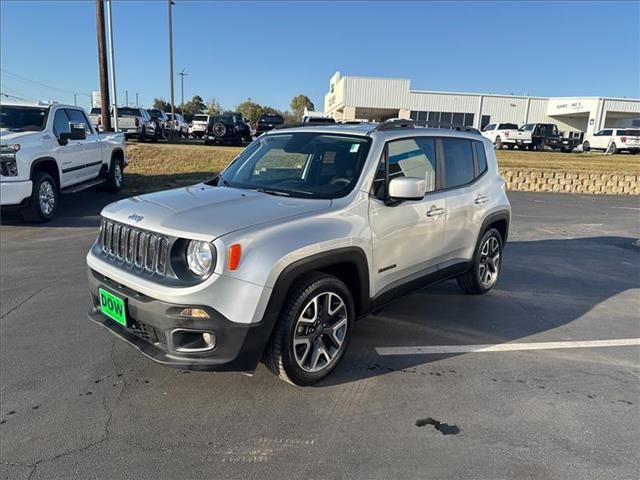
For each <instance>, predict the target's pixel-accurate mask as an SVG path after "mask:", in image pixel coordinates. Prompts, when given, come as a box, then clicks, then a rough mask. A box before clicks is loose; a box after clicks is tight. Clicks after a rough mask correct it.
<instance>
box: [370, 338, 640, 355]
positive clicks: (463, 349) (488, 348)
mask: <svg viewBox="0 0 640 480" xmlns="http://www.w3.org/2000/svg"><path fill="white" fill-rule="evenodd" d="M629 346H640V338H617V339H613V340H585V341H575V342H537V343H534V342H532V343H497V344H493V345H491V344H487V345H429V346H422V347H376V352H377V353H378V355H380V356H383V357H384V356H390V355H433V354H444V353H484V352H512V351H517V350H552V349H560V348H595V347H629Z"/></svg>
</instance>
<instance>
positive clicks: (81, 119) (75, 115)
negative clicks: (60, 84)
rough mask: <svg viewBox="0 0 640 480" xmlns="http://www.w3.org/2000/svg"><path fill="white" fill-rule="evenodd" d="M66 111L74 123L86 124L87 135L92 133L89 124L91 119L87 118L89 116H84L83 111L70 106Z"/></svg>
mask: <svg viewBox="0 0 640 480" xmlns="http://www.w3.org/2000/svg"><path fill="white" fill-rule="evenodd" d="M66 112H67V116H68V117H69V120H70V121H72V122H73V123H82V124H83V125H84V131H85V132H86V133H87V135H91V127H90V126H89V121H88V120H87V117H85V116H84V113H83V112H81V111H80V110H73V109H71V108H68V109H67V110H66Z"/></svg>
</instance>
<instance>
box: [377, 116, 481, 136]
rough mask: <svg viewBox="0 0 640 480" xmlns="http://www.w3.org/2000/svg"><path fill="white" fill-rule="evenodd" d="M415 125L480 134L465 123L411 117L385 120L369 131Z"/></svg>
mask: <svg viewBox="0 0 640 480" xmlns="http://www.w3.org/2000/svg"><path fill="white" fill-rule="evenodd" d="M416 127H423V128H446V129H449V130H456V131H458V132H468V133H475V134H476V135H480V130H478V129H477V128H473V127H467V126H465V125H456V124H454V123H441V122H429V121H426V122H421V121H418V120H411V119H407V120H404V119H400V120H397V119H394V120H387V121H386V122H382V123H380V124H378V125H377V126H376V127H375V128H373V129H372V130H371V131H372V132H375V131H381V130H393V129H396V128H416Z"/></svg>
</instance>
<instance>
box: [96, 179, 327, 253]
mask: <svg viewBox="0 0 640 480" xmlns="http://www.w3.org/2000/svg"><path fill="white" fill-rule="evenodd" d="M330 206H331V200H325V199H313V200H312V199H306V198H290V197H279V196H274V195H268V194H266V193H260V192H255V191H252V190H241V189H236V188H227V187H213V186H209V185H205V184H198V185H194V186H191V187H185V188H177V189H175V190H165V191H162V192H155V193H150V194H146V195H141V196H138V197H131V198H127V199H125V200H120V201H119V202H116V203H112V204H111V205H108V206H107V207H105V208H104V210H102V215H104V216H105V217H108V218H110V219H112V220H115V221H117V222H122V223H126V224H129V225H133V226H136V227H139V228H142V229H145V230H151V231H155V232H158V233H164V234H165V235H172V236H176V237H183V238H192V239H195V240H206V241H211V240H214V239H216V238H218V237H220V236H222V235H225V234H227V233H231V232H234V231H236V230H241V229H243V228H248V227H252V226H255V225H259V224H262V223H269V222H274V221H279V220H284V219H286V218H290V217H294V216H298V215H303V214H308V213H312V212H317V211H320V210H326V209H328V208H329V207H330Z"/></svg>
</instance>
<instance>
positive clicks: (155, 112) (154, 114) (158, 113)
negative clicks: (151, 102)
mask: <svg viewBox="0 0 640 480" xmlns="http://www.w3.org/2000/svg"><path fill="white" fill-rule="evenodd" d="M149 116H150V117H151V118H160V117H162V111H161V110H149Z"/></svg>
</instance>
